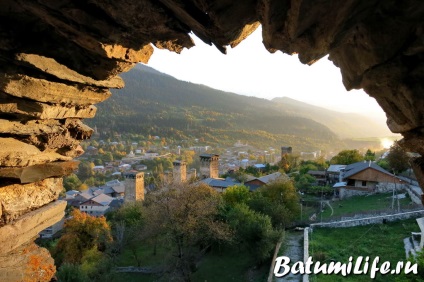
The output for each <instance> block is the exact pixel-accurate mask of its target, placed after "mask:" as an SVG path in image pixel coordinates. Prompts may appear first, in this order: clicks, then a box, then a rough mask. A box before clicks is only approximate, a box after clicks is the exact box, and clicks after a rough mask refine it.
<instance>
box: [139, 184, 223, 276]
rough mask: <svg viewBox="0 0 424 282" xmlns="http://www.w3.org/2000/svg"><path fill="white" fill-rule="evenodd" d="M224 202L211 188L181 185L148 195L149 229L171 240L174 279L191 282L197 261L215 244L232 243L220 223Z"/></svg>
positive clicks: (146, 201) (146, 203) (147, 224)
mask: <svg viewBox="0 0 424 282" xmlns="http://www.w3.org/2000/svg"><path fill="white" fill-rule="evenodd" d="M221 201H222V199H221V197H220V195H219V194H218V192H216V191H215V190H213V189H212V188H211V187H209V186H207V185H204V184H201V185H197V186H194V185H185V184H179V185H177V186H174V187H172V188H170V189H162V190H159V191H157V192H155V193H150V194H148V195H146V200H145V205H146V219H147V222H146V228H149V229H152V230H156V234H158V235H161V236H165V237H166V238H169V242H170V243H171V244H172V247H173V249H174V250H175V253H174V254H173V256H174V257H173V259H172V262H170V264H171V266H172V270H173V273H172V275H173V276H178V277H180V278H182V279H183V280H185V281H189V280H190V275H191V272H192V271H193V270H194V269H195V264H196V261H197V257H198V256H199V255H200V254H201V253H202V252H204V251H205V249H206V248H207V247H208V246H210V245H211V244H212V243H214V242H224V241H228V240H230V239H231V232H230V229H229V227H228V225H226V224H225V223H224V222H222V221H221V220H219V217H218V212H219V209H218V208H219V206H220V203H221Z"/></svg>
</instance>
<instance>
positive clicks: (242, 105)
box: [89, 65, 343, 150]
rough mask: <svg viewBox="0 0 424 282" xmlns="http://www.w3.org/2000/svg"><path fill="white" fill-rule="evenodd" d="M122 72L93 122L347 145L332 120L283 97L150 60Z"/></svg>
mask: <svg viewBox="0 0 424 282" xmlns="http://www.w3.org/2000/svg"><path fill="white" fill-rule="evenodd" d="M122 78H123V79H124V81H125V83H126V86H125V88H124V89H121V90H112V92H113V94H114V95H112V97H111V98H109V99H108V100H107V101H105V102H103V103H101V104H99V105H98V107H99V111H98V114H97V116H96V117H95V118H94V119H92V120H91V121H89V123H90V124H92V125H97V126H98V127H102V128H104V129H109V130H113V131H117V132H118V131H120V132H128V133H136V132H138V133H143V134H152V135H163V136H167V137H168V138H171V139H175V140H178V139H182V140H184V139H187V138H189V137H190V136H196V137H198V136H203V137H204V138H203V139H204V140H206V141H207V142H210V143H211V144H233V142H234V141H236V140H239V139H241V140H246V141H249V143H251V144H252V143H253V144H258V145H259V144H263V145H272V146H280V145H290V146H297V147H298V148H299V149H302V150H317V149H328V148H334V147H343V144H342V142H341V141H340V140H339V138H338V136H337V135H336V134H335V133H334V132H333V131H332V130H331V129H330V128H329V127H328V126H326V125H324V124H322V123H320V122H317V121H315V120H312V119H311V118H309V117H307V116H306V115H304V116H301V115H299V114H294V113H293V111H294V110H295V111H297V110H296V109H294V108H299V107H300V106H299V105H297V106H296V107H295V106H292V109H290V107H289V106H287V105H285V104H284V103H283V104H282V103H281V100H280V102H278V101H279V100H278V99H277V102H276V101H270V100H267V99H263V98H257V97H248V96H244V95H241V94H236V93H229V92H225V91H221V90H216V89H213V88H210V87H208V86H205V85H199V84H194V83H191V82H185V81H180V80H177V79H176V78H174V77H172V76H170V75H167V74H164V73H161V72H159V71H157V70H155V69H153V68H150V67H148V66H145V65H137V66H136V67H135V68H134V69H133V70H131V71H129V72H127V73H123V74H122ZM293 101H296V100H293ZM293 101H292V103H294V102H293ZM296 102H298V101H296ZM299 103H302V102H299ZM286 104H287V101H286ZM306 105H308V104H306ZM303 107H306V106H303ZM330 116H331V115H330ZM330 120H331V118H330Z"/></svg>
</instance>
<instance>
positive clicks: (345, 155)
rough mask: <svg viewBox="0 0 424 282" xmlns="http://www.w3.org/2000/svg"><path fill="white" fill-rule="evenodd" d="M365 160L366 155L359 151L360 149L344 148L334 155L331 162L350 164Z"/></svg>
mask: <svg viewBox="0 0 424 282" xmlns="http://www.w3.org/2000/svg"><path fill="white" fill-rule="evenodd" d="M363 160H364V157H363V156H362V155H361V154H360V153H359V151H358V150H343V151H341V152H339V153H338V154H337V155H336V156H334V157H333V158H332V159H331V161H330V163H332V164H340V165H348V164H353V163H357V162H361V161H363Z"/></svg>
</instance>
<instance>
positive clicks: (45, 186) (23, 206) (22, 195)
mask: <svg viewBox="0 0 424 282" xmlns="http://www.w3.org/2000/svg"><path fill="white" fill-rule="evenodd" d="M62 183H63V179H62V178H47V179H44V180H42V181H38V182H34V183H30V184H12V185H7V186H3V187H2V188H0V206H1V210H0V226H3V225H5V224H9V223H11V222H13V221H14V220H16V219H18V218H19V217H20V216H22V215H24V214H26V213H28V212H30V211H32V210H35V209H38V208H40V207H43V206H45V205H47V204H48V203H50V202H52V201H55V200H57V199H58V198H59V195H60V193H61V192H62V191H63V185H62Z"/></svg>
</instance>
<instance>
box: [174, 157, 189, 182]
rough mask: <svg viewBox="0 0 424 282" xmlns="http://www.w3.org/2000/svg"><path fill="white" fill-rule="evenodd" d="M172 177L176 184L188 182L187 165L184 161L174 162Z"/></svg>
mask: <svg viewBox="0 0 424 282" xmlns="http://www.w3.org/2000/svg"><path fill="white" fill-rule="evenodd" d="M172 164H173V165H174V169H173V171H172V175H173V178H174V182H175V183H181V182H185V181H186V180H187V164H186V162H184V161H174V162H173V163H172Z"/></svg>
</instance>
